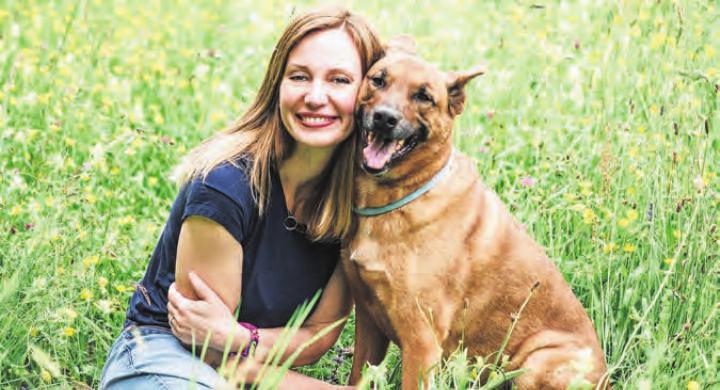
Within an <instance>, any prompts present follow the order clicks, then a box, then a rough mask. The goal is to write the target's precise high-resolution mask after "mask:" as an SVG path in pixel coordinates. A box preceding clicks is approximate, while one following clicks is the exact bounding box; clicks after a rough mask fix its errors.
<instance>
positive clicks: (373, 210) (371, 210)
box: [353, 149, 455, 217]
mask: <svg viewBox="0 0 720 390" xmlns="http://www.w3.org/2000/svg"><path fill="white" fill-rule="evenodd" d="M454 156H455V149H452V151H451V152H450V158H449V159H448V162H447V164H445V166H444V167H443V168H442V169H441V170H440V172H438V173H436V174H435V176H433V177H432V179H430V180H429V181H428V182H427V183H425V184H423V185H422V186H421V187H420V188H418V189H417V190H415V191H413V192H411V193H410V194H408V195H405V196H404V197H402V198H400V199H398V200H396V201H394V202H392V203H390V204H387V205H385V206H382V207H366V208H362V209H359V208H357V207H353V212H354V213H355V214H357V215H360V216H363V217H374V216H376V215H380V214H385V213H389V212H390V211H393V210H395V209H399V208H400V207H403V206H405V205H406V204H408V203H410V202H412V201H413V200H415V199H417V198H419V197H420V196H422V195H423V194H425V193H426V192H428V191H430V190H431V189H432V188H433V187H435V185H436V184H437V183H438V182H439V181H440V180H442V178H444V177H445V176H447V174H448V172H450V164H451V163H452V159H453V157H454Z"/></svg>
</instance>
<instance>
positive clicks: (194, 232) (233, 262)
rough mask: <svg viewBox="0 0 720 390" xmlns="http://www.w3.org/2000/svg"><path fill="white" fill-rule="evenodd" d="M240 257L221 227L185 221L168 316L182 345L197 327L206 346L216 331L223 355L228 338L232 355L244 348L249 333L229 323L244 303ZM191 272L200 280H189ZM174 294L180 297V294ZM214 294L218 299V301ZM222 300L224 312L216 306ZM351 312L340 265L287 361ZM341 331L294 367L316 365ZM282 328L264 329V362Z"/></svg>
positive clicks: (208, 222)
mask: <svg viewBox="0 0 720 390" xmlns="http://www.w3.org/2000/svg"><path fill="white" fill-rule="evenodd" d="M242 256H243V251H242V246H241V245H240V244H239V243H238V242H237V240H235V239H234V238H233V236H232V235H231V234H230V233H229V232H228V231H227V230H226V229H225V228H223V227H222V226H221V225H220V224H218V223H216V222H214V221H212V220H209V219H206V218H203V217H199V216H192V217H189V218H187V219H186V220H185V222H184V223H183V225H182V228H181V230H180V238H179V240H178V250H177V263H176V271H175V278H176V282H175V287H174V288H171V291H169V292H168V298H169V301H170V302H169V303H168V309H169V313H170V315H171V316H173V315H174V317H175V321H172V322H173V323H172V324H171V325H172V326H173V331H175V332H176V335H177V336H178V337H179V338H180V339H181V340H182V341H183V342H185V343H189V339H190V337H189V335H190V334H191V331H190V329H192V328H194V329H195V330H196V339H195V342H196V344H198V345H202V343H203V341H204V337H205V335H206V332H207V331H208V330H209V331H211V332H212V335H211V340H210V343H209V346H210V347H211V348H213V349H215V350H218V351H223V350H224V347H225V345H226V342H227V340H228V339H229V338H230V339H231V340H232V344H231V351H238V350H241V349H242V348H244V346H245V344H246V343H247V342H248V340H249V339H250V335H249V332H248V331H247V330H246V329H244V328H242V327H241V326H240V325H238V324H237V323H236V322H235V319H234V317H233V318H232V321H231V320H230V316H232V312H233V311H234V310H235V308H236V307H237V305H238V303H239V301H240V291H241V283H242V282H241V280H242ZM191 272H192V273H194V274H195V275H197V276H198V277H199V280H198V279H196V280H195V281H194V282H191V280H190V276H189V275H190V273H191ZM173 290H176V291H177V292H178V293H179V294H177V295H176V294H175V293H174V292H173ZM213 296H216V297H217V299H215V300H214V299H213ZM218 299H219V301H221V302H222V303H224V306H225V308H222V307H221V306H222V305H219V304H217V303H218V302H217V300H218ZM214 303H215V304H214ZM351 309H352V297H351V295H350V292H349V289H348V287H347V285H346V282H345V277H344V275H343V272H342V267H341V266H340V264H338V265H337V266H336V268H335V271H334V272H333V274H332V275H331V277H330V279H329V280H328V283H327V285H326V287H325V289H324V291H323V294H322V296H321V297H320V300H319V302H318V303H317V307H316V308H315V310H314V312H313V314H312V315H311V316H310V317H309V318H308V319H307V320H306V321H305V323H304V324H303V326H302V327H301V328H300V329H299V330H298V332H297V333H296V334H295V335H294V337H293V338H292V339H291V340H290V343H289V345H288V348H287V349H286V350H285V352H284V354H283V360H285V359H286V358H288V357H289V356H290V355H291V354H292V353H294V352H295V351H296V350H297V349H298V348H299V347H300V346H302V345H303V344H304V343H305V342H306V341H308V340H310V339H311V338H312V337H313V336H314V335H316V334H317V333H318V332H320V331H321V330H323V329H325V327H327V326H329V325H330V324H332V323H334V322H336V321H338V320H340V319H343V318H347V316H348V315H349V314H350V310H351ZM221 311H223V312H224V313H221ZM342 327H343V324H340V325H338V326H336V327H335V328H334V329H333V330H331V331H330V332H328V333H327V334H326V335H324V336H323V337H322V338H320V339H319V340H317V341H316V342H315V343H313V344H312V345H310V346H309V347H308V348H306V349H305V350H303V351H302V352H301V353H300V355H299V356H298V357H297V359H296V360H295V361H294V362H293V364H294V365H295V366H302V365H306V364H311V363H313V362H315V361H317V360H318V359H319V358H320V357H321V356H322V355H323V354H324V353H325V352H327V350H328V349H330V347H332V345H333V344H334V343H335V341H336V340H337V338H338V337H339V335H340V333H341V332H342ZM283 330H284V328H267V329H260V331H259V333H260V344H259V345H258V347H257V349H256V352H255V353H256V358H258V359H259V360H260V361H264V359H265V358H266V357H267V355H268V353H269V351H270V349H271V348H272V346H273V345H274V344H275V343H276V341H277V340H278V339H279V338H280V335H281V333H282V332H283Z"/></svg>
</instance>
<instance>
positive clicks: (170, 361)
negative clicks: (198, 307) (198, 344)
mask: <svg viewBox="0 0 720 390" xmlns="http://www.w3.org/2000/svg"><path fill="white" fill-rule="evenodd" d="M225 384H226V383H225V381H224V380H223V379H222V377H221V376H220V375H219V374H218V373H217V372H216V371H215V370H214V369H213V368H212V367H210V366H209V365H207V364H205V363H203V362H202V361H200V359H198V358H196V357H194V356H193V355H192V354H191V353H190V352H188V351H187V350H186V349H185V348H183V346H182V345H181V344H180V341H179V340H178V339H177V338H176V337H175V336H174V335H173V334H172V333H171V332H170V330H169V329H165V328H161V327H154V326H139V327H130V328H128V329H126V330H124V331H123V332H122V333H121V334H120V337H119V338H118V340H117V341H116V342H115V344H114V345H113V347H112V349H111V350H110V353H109V354H108V360H107V362H106V363H105V368H104V369H103V374H102V379H101V381H100V389H108V390H121V389H138V388H159V389H188V388H190V389H193V388H194V389H214V388H216V387H223V386H224V385H225Z"/></svg>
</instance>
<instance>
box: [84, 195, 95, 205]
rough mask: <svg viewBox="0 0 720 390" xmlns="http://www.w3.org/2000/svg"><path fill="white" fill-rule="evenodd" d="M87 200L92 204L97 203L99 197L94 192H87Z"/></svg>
mask: <svg viewBox="0 0 720 390" xmlns="http://www.w3.org/2000/svg"><path fill="white" fill-rule="evenodd" d="M85 200H87V202H88V203H90V204H95V202H97V197H96V196H95V195H94V194H92V193H87V194H85Z"/></svg>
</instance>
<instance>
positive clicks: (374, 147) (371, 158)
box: [362, 129, 418, 174]
mask: <svg viewBox="0 0 720 390" xmlns="http://www.w3.org/2000/svg"><path fill="white" fill-rule="evenodd" d="M363 141H364V142H363V150H362V154H363V168H364V169H365V170H366V171H367V172H368V173H371V174H382V173H384V172H385V171H386V170H387V169H388V166H389V165H390V163H391V162H393V161H395V160H397V159H399V158H401V157H402V156H404V155H406V154H408V152H410V151H411V150H412V149H413V148H414V147H415V145H417V141H418V136H417V134H416V133H414V134H412V135H410V136H409V137H407V138H402V139H394V138H384V137H383V136H382V135H381V134H380V133H378V132H375V131H373V130H372V129H366V130H364V131H363Z"/></svg>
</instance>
